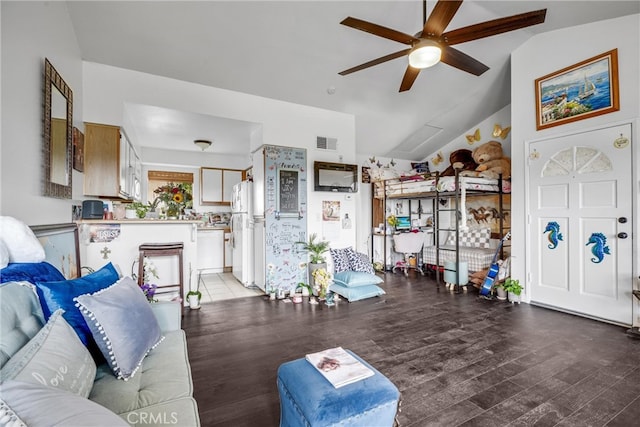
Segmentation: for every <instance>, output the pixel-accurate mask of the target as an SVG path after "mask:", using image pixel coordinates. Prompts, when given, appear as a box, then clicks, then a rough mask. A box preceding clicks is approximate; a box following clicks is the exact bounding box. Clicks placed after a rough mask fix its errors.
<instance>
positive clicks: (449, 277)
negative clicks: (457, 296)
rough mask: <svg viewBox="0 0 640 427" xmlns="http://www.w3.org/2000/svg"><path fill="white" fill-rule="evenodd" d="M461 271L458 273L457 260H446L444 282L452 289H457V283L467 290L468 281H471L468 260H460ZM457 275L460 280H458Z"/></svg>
mask: <svg viewBox="0 0 640 427" xmlns="http://www.w3.org/2000/svg"><path fill="white" fill-rule="evenodd" d="M458 265H459V266H460V272H459V273H456V271H457V269H456V262H455V261H445V262H444V282H445V283H446V285H447V288H449V289H450V290H451V291H453V290H455V287H456V285H459V286H462V287H463V289H464V291H465V292H466V290H467V283H469V268H468V267H467V262H466V261H460V262H459V263H458ZM456 275H457V276H458V280H456Z"/></svg>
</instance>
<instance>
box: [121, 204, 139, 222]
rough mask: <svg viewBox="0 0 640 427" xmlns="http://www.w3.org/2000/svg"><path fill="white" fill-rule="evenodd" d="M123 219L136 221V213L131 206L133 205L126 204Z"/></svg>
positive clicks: (134, 208)
mask: <svg viewBox="0 0 640 427" xmlns="http://www.w3.org/2000/svg"><path fill="white" fill-rule="evenodd" d="M124 217H125V218H126V219H136V218H137V217H138V215H137V213H136V207H135V206H134V205H133V203H128V204H127V205H125V207H124Z"/></svg>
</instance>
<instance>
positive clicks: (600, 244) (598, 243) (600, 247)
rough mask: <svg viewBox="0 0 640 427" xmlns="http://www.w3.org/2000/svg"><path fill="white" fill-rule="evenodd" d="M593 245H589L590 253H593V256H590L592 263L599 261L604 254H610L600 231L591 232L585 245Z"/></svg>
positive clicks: (605, 239)
mask: <svg viewBox="0 0 640 427" xmlns="http://www.w3.org/2000/svg"><path fill="white" fill-rule="evenodd" d="M591 244H592V245H593V246H592V247H591V253H592V254H593V258H591V262H592V263H594V264H598V263H601V262H602V260H603V259H604V256H605V254H606V255H611V252H610V251H609V246H607V238H606V237H605V236H604V234H602V233H591V237H589V241H587V244H586V245H585V246H589V245H591Z"/></svg>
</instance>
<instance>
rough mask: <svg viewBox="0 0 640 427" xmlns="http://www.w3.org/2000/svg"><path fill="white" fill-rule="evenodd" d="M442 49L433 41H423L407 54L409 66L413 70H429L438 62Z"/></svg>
mask: <svg viewBox="0 0 640 427" xmlns="http://www.w3.org/2000/svg"><path fill="white" fill-rule="evenodd" d="M441 55H442V49H440V46H438V44H437V43H436V42H434V41H431V40H423V41H421V42H420V43H418V44H417V45H415V46H414V47H413V49H412V50H411V52H410V53H409V65H411V66H412V67H413V68H420V69H422V68H429V67H432V66H434V65H436V64H437V63H438V62H440V56H441Z"/></svg>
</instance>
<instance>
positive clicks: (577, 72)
mask: <svg viewBox="0 0 640 427" xmlns="http://www.w3.org/2000/svg"><path fill="white" fill-rule="evenodd" d="M535 87H536V116H537V117H536V128H537V129H538V130H541V129H546V128H549V127H552V126H558V125H563V124H565V123H570V122H575V121H577V120H582V119H587V118H590V117H594V116H599V115H601V114H607V113H611V112H613V111H618V110H619V109H620V99H619V95H618V49H613V50H610V51H608V52H605V53H602V54H600V55H597V56H594V57H593V58H589V59H586V60H584V61H582V62H579V63H577V64H574V65H571V66H569V67H566V68H563V69H562V70H559V71H556V72H553V73H551V74H547V75H546V76H543V77H540V78H539V79H536V81H535Z"/></svg>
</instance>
